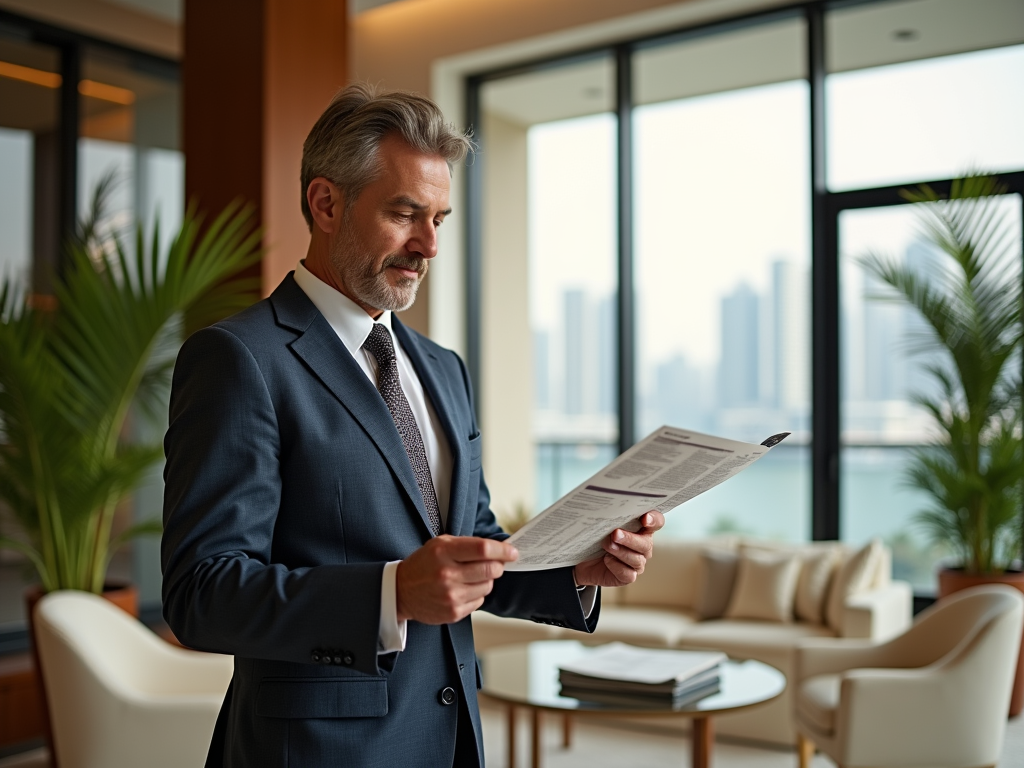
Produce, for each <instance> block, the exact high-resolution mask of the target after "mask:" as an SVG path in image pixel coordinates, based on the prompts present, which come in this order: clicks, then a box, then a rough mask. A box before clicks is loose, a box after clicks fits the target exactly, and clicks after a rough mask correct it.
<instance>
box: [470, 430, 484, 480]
mask: <svg viewBox="0 0 1024 768" xmlns="http://www.w3.org/2000/svg"><path fill="white" fill-rule="evenodd" d="M468 447H469V471H470V472H473V471H475V470H477V469H480V465H481V463H482V458H483V450H484V441H483V437H482V436H481V433H480V432H477V433H476V434H475V435H474V436H473V437H471V438H469V444H468Z"/></svg>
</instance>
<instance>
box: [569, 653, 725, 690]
mask: <svg viewBox="0 0 1024 768" xmlns="http://www.w3.org/2000/svg"><path fill="white" fill-rule="evenodd" d="M726 658H727V657H726V655H725V654H724V653H721V652H719V651H677V650H674V649H668V648H637V647H636V646H633V645H626V644H625V643H607V644H606V645H602V646H600V647H598V648H596V649H594V650H593V651H591V652H590V653H588V654H586V655H585V656H582V657H581V658H579V659H576V660H574V661H571V662H567V663H564V664H562V665H561V666H559V668H558V671H559V672H560V673H561V675H562V680H563V682H565V679H566V678H568V679H570V680H571V681H572V682H577V683H578V682H583V680H584V679H590V680H594V681H611V682H616V683H629V684H634V685H639V686H652V687H654V688H655V689H660V688H662V687H666V689H667V690H669V691H671V690H672V689H673V688H675V687H676V686H677V685H678V684H680V683H685V682H688V681H690V680H694V679H703V678H704V677H705V676H706V675H708V674H709V673H710V674H712V675H717V674H718V666H719V665H720V664H721V663H722V662H723V661H725V660H726Z"/></svg>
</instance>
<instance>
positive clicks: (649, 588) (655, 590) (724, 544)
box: [602, 536, 737, 611]
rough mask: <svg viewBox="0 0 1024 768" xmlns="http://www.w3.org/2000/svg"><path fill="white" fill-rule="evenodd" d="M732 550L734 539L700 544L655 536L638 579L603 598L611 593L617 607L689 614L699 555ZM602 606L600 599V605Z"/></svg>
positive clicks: (706, 541) (699, 565)
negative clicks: (650, 552) (682, 611)
mask: <svg viewBox="0 0 1024 768" xmlns="http://www.w3.org/2000/svg"><path fill="white" fill-rule="evenodd" d="M736 546H737V539H736V537H735V536H716V537H714V538H711V539H702V540H695V539H671V538H662V537H660V536H659V538H658V539H657V541H656V542H655V545H654V557H652V558H651V559H650V560H648V561H647V566H646V568H644V572H643V573H642V574H641V575H640V578H638V579H637V580H636V581H635V582H633V583H632V584H628V585H627V586H625V587H620V588H618V589H614V590H611V589H607V590H605V594H606V595H607V594H609V593H612V592H614V593H615V594H616V595H617V596H618V598H619V599H618V601H617V602H618V604H619V605H639V606H657V607H659V608H674V609H677V610H684V611H686V610H692V609H693V607H694V605H695V604H696V602H697V594H698V589H699V585H698V583H697V582H698V580H699V572H700V567H701V553H702V552H703V551H704V550H705V549H713V550H715V551H725V552H732V551H735V549H736ZM605 604H606V602H605V599H604V598H602V605H605Z"/></svg>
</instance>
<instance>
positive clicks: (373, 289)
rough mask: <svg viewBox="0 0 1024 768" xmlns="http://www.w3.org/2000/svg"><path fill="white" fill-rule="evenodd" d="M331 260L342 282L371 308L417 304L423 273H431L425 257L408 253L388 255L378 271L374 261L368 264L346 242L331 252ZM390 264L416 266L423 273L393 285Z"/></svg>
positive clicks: (402, 307)
mask: <svg viewBox="0 0 1024 768" xmlns="http://www.w3.org/2000/svg"><path fill="white" fill-rule="evenodd" d="M331 263H332V264H333V266H334V268H335V270H337V272H338V274H339V275H341V279H342V285H344V286H345V287H346V288H347V289H348V290H350V291H351V292H352V294H353V296H354V297H355V298H357V299H358V300H359V301H361V302H362V303H363V304H366V305H367V306H368V307H373V308H374V309H380V310H390V311H392V312H402V311H404V310H406V309H408V308H409V307H411V306H412V305H413V302H415V301H416V293H417V291H418V290H419V287H420V283H421V282H422V281H423V276H424V275H426V274H427V264H426V261H425V260H424V259H417V258H414V257H406V256H388V257H387V258H385V259H384V263H383V264H382V265H381V269H380V271H376V270H374V268H373V264H371V263H367V262H366V261H365V260H364V259H363V258H362V256H361V254H359V253H358V252H357V251H356V250H355V249H354V248H352V247H348V246H344V245H343V246H341V247H339V248H338V249H337V250H336V251H333V252H332V253H331ZM389 266H400V267H404V268H406V269H415V270H416V271H417V272H419V273H420V276H419V277H418V278H416V279H413V278H402V279H401V280H399V281H398V285H395V286H392V285H391V284H390V283H389V282H388V278H387V275H386V274H385V273H386V270H387V268H388V267H389Z"/></svg>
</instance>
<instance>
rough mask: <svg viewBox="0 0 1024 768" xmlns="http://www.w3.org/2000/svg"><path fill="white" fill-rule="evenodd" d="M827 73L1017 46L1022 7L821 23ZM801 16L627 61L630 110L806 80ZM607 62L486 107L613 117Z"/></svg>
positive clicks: (921, 6) (1009, 1)
mask: <svg viewBox="0 0 1024 768" xmlns="http://www.w3.org/2000/svg"><path fill="white" fill-rule="evenodd" d="M826 33H827V46H826V48H827V55H828V61H827V65H828V69H829V71H831V72H844V71H849V70H854V69H864V68H868V67H876V66H882V65H886V64H895V63H898V62H902V61H911V60H915V59H926V58H931V57H935V56H945V55H949V54H954V53H962V52H965V51H972V50H979V49H984V48H995V47H999V46H1004V45H1012V44H1016V43H1024V2H1021V0H971V2H967V1H966V0H903V1H902V2H891V3H879V4H865V5H857V6H853V7H850V8H847V9H844V10H840V11H836V12H834V13H832V14H830V15H829V17H828V21H827V26H826ZM806 61H807V53H806V33H805V26H804V22H803V20H802V19H801V18H791V19H788V20H784V21H779V22H774V23H771V24H762V25H757V26H748V27H745V28H744V27H741V28H739V29H734V30H732V31H729V32H725V33H722V34H715V35H706V36H701V37H695V38H690V39H688V40H687V39H681V40H679V41H675V42H667V43H666V44H664V45H659V46H656V47H655V46H651V47H647V48H643V49H641V50H640V51H639V52H638V53H637V55H636V56H635V57H634V59H633V62H634V72H633V83H634V93H633V96H634V100H635V103H637V104H651V103H657V102H664V101H670V100H675V99H683V98H688V97H692V96H699V95H702V94H708V93H719V92H723V91H729V90H736V89H739V88H748V87H751V86H756V85H765V84H768V83H777V82H784V81H787V80H795V79H798V78H802V77H805V76H806V71H807V65H806ZM613 78H614V71H613V68H612V63H611V59H610V58H609V57H607V56H605V57H600V58H595V59H591V60H589V61H584V62H580V61H576V62H574V63H570V64H566V65H565V66H558V67H551V68H547V69H540V70H538V71H536V72H532V73H529V74H525V75H519V76H516V77H513V78H508V79H504V80H495V81H492V82H490V83H487V84H486V85H485V86H484V89H483V94H482V99H483V106H484V109H485V110H487V111H488V112H490V113H491V114H494V115H496V116H500V117H501V118H503V119H505V120H508V121H511V122H513V123H517V124H519V125H535V124H537V123H543V122H549V121H552V120H560V119H565V118H570V117H580V116H583V115H590V114H595V113H598V112H606V111H609V110H610V109H612V99H613V93H614V85H613V82H614V81H613Z"/></svg>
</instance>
